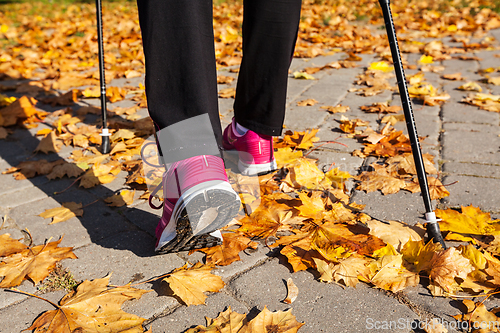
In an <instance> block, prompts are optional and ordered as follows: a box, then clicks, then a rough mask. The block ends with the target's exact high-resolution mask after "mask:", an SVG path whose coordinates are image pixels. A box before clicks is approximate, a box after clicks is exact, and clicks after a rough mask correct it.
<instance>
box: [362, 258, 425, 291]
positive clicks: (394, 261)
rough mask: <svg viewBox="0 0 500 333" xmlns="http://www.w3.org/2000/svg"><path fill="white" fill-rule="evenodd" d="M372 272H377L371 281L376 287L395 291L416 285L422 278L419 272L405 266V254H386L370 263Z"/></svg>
mask: <svg viewBox="0 0 500 333" xmlns="http://www.w3.org/2000/svg"><path fill="white" fill-rule="evenodd" d="M370 268H371V270H372V272H376V273H375V274H374V275H373V276H372V277H371V278H370V282H371V283H373V284H374V285H375V286H376V287H378V288H382V289H385V290H390V291H392V292H393V293H396V292H398V291H401V290H403V289H405V288H406V287H414V286H416V285H417V284H418V283H419V281H420V278H419V276H418V274H416V273H413V272H410V271H409V270H408V269H406V268H405V267H404V266H403V256H402V255H400V254H398V255H385V256H383V257H381V258H379V259H378V260H377V261H375V262H372V263H371V264H370Z"/></svg>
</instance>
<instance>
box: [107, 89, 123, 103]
mask: <svg viewBox="0 0 500 333" xmlns="http://www.w3.org/2000/svg"><path fill="white" fill-rule="evenodd" d="M126 96H127V90H126V89H124V88H119V87H107V88H106V98H107V99H108V100H109V101H110V103H115V102H118V101H121V100H124V99H125V97H126Z"/></svg>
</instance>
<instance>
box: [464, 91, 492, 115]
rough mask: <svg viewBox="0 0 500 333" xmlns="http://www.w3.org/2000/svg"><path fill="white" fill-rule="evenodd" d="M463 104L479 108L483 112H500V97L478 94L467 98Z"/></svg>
mask: <svg viewBox="0 0 500 333" xmlns="http://www.w3.org/2000/svg"><path fill="white" fill-rule="evenodd" d="M462 102H463V103H467V104H471V105H475V106H478V107H479V108H480V109H482V110H486V111H490V112H500V95H491V94H483V93H476V94H474V95H472V94H471V95H469V96H467V97H466V98H464V99H463V100H462Z"/></svg>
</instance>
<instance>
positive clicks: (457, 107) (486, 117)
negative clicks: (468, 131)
mask: <svg viewBox="0 0 500 333" xmlns="http://www.w3.org/2000/svg"><path fill="white" fill-rule="evenodd" d="M448 93H449V94H450V96H451V97H452V99H453V100H454V101H461V100H462V99H463V98H464V97H466V96H467V94H466V92H464V91H458V90H451V91H448ZM442 115H443V116H442V117H443V121H444V122H456V123H478V124H493V125H494V124H498V119H499V117H498V114H497V113H495V112H489V111H486V110H481V109H479V108H478V107H477V106H473V105H469V104H465V103H457V102H449V103H444V104H443V105H442ZM462 127H463V128H464V129H465V128H467V127H468V126H467V125H462Z"/></svg>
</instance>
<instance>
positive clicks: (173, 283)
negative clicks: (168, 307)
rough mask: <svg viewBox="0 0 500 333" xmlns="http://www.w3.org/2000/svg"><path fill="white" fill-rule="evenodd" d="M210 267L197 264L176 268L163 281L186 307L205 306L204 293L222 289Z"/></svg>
mask: <svg viewBox="0 0 500 333" xmlns="http://www.w3.org/2000/svg"><path fill="white" fill-rule="evenodd" d="M212 269H213V267H212V266H207V265H203V264H202V263H200V262H197V263H196V264H194V265H193V266H191V267H189V268H188V264H185V265H184V266H182V267H180V268H177V269H176V270H174V271H173V272H172V273H171V274H169V276H168V277H166V278H165V279H163V280H164V281H166V282H168V284H169V286H170V288H171V289H172V291H173V292H174V294H175V295H177V296H178V297H179V298H180V299H181V300H182V301H183V302H184V303H185V304H186V305H187V306H189V305H200V304H205V299H206V298H207V296H206V295H205V294H204V292H218V291H219V290H220V289H222V288H223V287H224V282H223V281H222V279H221V278H220V276H217V275H213V274H211V273H210V271H211V270H212Z"/></svg>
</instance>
